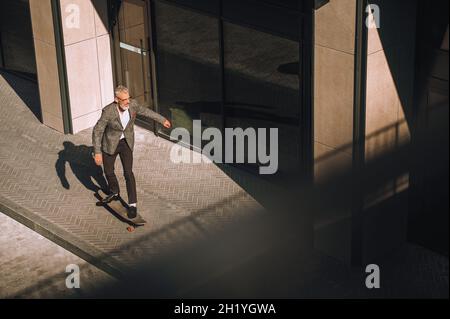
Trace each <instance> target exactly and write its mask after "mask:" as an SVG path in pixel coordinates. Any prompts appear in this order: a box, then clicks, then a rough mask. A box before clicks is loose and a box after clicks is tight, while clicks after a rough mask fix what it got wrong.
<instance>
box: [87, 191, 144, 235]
mask: <svg viewBox="0 0 450 319" xmlns="http://www.w3.org/2000/svg"><path fill="white" fill-rule="evenodd" d="M106 196H107V195H106V194H105V193H104V192H103V191H102V190H99V191H98V192H97V193H96V194H95V197H97V199H98V200H99V201H98V202H97V204H96V205H97V206H104V207H105V208H107V209H108V210H110V212H112V213H113V214H114V215H116V216H118V217H119V219H120V220H122V221H124V222H125V223H127V224H128V227H127V231H128V232H130V233H131V232H133V231H134V230H135V229H136V228H137V227H139V226H144V225H145V224H146V223H147V222H146V221H145V220H144V218H142V216H141V215H139V214H137V216H136V218H133V219H130V218H128V216H127V213H128V210H127V207H128V205H127V203H125V201H124V200H123V199H122V198H121V197H120V195H119V198H118V199H116V200H113V201H112V202H110V203H107V204H104V203H102V202H101V201H102V200H103V199H104V198H105V197H106Z"/></svg>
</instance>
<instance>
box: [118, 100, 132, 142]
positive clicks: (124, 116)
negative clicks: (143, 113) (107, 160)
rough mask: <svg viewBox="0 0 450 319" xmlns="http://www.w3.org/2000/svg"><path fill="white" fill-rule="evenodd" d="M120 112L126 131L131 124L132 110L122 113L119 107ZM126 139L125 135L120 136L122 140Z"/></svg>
mask: <svg viewBox="0 0 450 319" xmlns="http://www.w3.org/2000/svg"><path fill="white" fill-rule="evenodd" d="M117 109H118V111H119V116H120V122H121V123H122V127H123V129H125V128H126V127H127V125H128V122H130V110H129V109H128V110H126V111H125V112H122V111H121V110H120V109H119V107H117ZM123 138H125V135H124V134H123V132H122V135H121V136H120V139H123Z"/></svg>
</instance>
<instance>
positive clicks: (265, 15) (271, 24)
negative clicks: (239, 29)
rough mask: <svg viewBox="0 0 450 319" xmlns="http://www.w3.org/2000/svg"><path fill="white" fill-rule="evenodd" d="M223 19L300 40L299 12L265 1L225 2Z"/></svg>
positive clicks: (238, 0) (234, 0)
mask: <svg viewBox="0 0 450 319" xmlns="http://www.w3.org/2000/svg"><path fill="white" fill-rule="evenodd" d="M223 17H224V18H225V19H226V20H228V21H230V22H234V23H238V24H242V25H247V26H252V27H255V28H257V29H260V30H263V31H266V32H270V33H273V34H276V35H280V36H283V37H288V38H291V39H293V40H299V34H300V19H301V16H300V14H299V12H298V11H294V10H288V9H286V8H283V7H280V6H278V5H272V4H270V3H267V2H265V1H261V0H226V1H224V2H223Z"/></svg>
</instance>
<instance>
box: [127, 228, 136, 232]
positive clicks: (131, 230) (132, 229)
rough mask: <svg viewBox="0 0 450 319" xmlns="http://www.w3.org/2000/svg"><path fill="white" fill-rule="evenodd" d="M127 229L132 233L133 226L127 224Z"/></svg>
mask: <svg viewBox="0 0 450 319" xmlns="http://www.w3.org/2000/svg"><path fill="white" fill-rule="evenodd" d="M127 230H128V232H129V233H132V232H134V230H135V228H134V227H133V226H128V227H127Z"/></svg>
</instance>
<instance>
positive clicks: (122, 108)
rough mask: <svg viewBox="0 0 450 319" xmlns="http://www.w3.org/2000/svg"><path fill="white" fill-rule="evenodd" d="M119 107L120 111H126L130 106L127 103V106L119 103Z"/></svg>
mask: <svg viewBox="0 0 450 319" xmlns="http://www.w3.org/2000/svg"><path fill="white" fill-rule="evenodd" d="M119 108H120V109H121V110H122V111H124V112H125V111H128V109H129V108H130V106H129V105H127V106H121V105H119Z"/></svg>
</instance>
